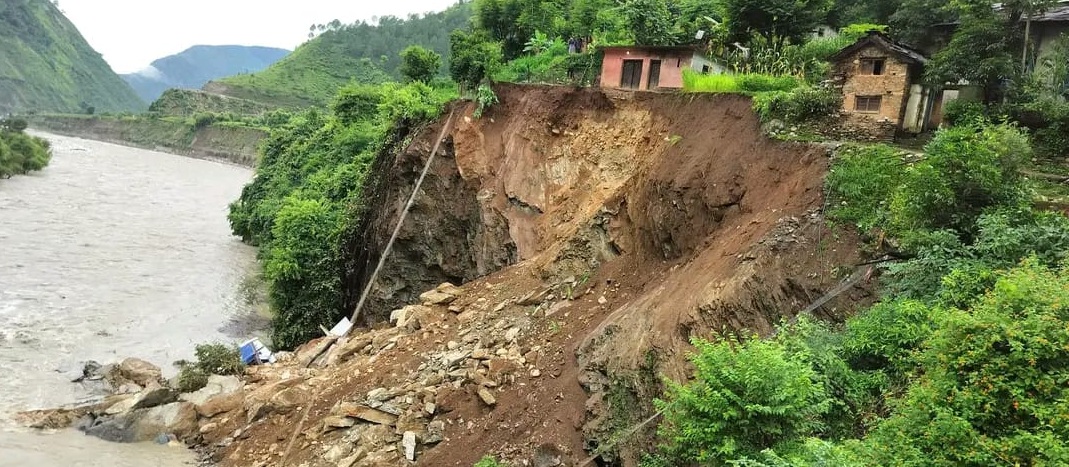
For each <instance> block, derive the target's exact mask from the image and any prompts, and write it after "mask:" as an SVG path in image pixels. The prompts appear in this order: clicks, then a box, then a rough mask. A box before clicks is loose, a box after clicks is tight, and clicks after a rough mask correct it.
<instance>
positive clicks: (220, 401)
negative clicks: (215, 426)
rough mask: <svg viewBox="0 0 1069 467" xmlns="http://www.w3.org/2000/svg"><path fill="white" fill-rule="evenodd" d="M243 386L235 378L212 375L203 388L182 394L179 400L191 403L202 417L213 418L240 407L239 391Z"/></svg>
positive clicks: (240, 396)
mask: <svg viewBox="0 0 1069 467" xmlns="http://www.w3.org/2000/svg"><path fill="white" fill-rule="evenodd" d="M244 386H245V383H243V382H242V381H241V380H240V379H238V377H236V376H219V375H212V376H209V377H208V384H207V385H206V386H204V387H203V388H201V389H199V390H197V391H195V392H191V393H186V394H182V395H181V396H179V400H182V401H186V402H189V403H192V404H193V405H194V407H196V409H197V413H198V414H200V415H201V416H202V417H209V418H211V417H213V416H215V415H217V414H220V413H222V412H228V411H230V410H233V409H235V408H237V407H238V406H240V405H241V402H242V401H243V400H244V397H243V395H242V394H241V389H242V388H243V387H244Z"/></svg>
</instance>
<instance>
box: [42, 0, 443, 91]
mask: <svg viewBox="0 0 1069 467" xmlns="http://www.w3.org/2000/svg"><path fill="white" fill-rule="evenodd" d="M454 3H456V0H373V1H368V0H60V1H59V8H60V9H61V10H63V11H64V12H65V13H66V14H67V17H68V18H70V20H71V21H72V22H74V24H75V26H77V27H78V30H79V31H81V33H82V35H83V36H85V38H86V40H88V41H89V44H90V45H92V46H93V48H95V49H96V50H97V51H98V52H100V53H101V54H103V55H104V59H105V60H107V61H108V63H109V64H111V67H112V68H113V69H115V71H116V72H118V73H130V72H134V71H137V70H140V69H142V68H144V67H146V66H148V64H149V63H151V62H152V61H153V60H155V59H157V58H161V57H165V56H167V55H171V54H175V53H178V52H181V51H183V50H185V49H186V48H188V47H190V46H193V45H202V44H203V45H230V44H236V45H263V46H269V47H281V48H284V49H289V50H293V49H294V48H296V47H297V46H298V45H300V44H301V43H302V42H304V41H305V40H307V39H308V26H310V25H312V24H313V23H328V22H330V21H331V20H333V19H340V20H341V21H342V22H343V23H352V22H354V21H356V20H358V19H363V20H368V19H371V17H373V16H385V15H395V16H404V15H407V14H409V13H424V12H428V11H439V10H443V9H445V8H446V7H448V6H449V5H452V4H454Z"/></svg>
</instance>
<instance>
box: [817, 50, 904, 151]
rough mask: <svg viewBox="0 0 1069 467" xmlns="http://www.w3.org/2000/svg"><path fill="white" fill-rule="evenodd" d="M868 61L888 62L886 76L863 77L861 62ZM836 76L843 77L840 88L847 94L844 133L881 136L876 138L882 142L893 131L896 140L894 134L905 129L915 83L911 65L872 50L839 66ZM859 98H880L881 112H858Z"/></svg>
mask: <svg viewBox="0 0 1069 467" xmlns="http://www.w3.org/2000/svg"><path fill="white" fill-rule="evenodd" d="M864 58H883V59H885V62H884V71H883V74H881V75H863V74H861V60H862V59H864ZM835 74H836V75H837V76H839V77H841V78H840V80H839V82H838V83H837V84H838V85H840V86H841V87H842V92H843V108H842V113H843V119H842V125H844V127H846V128H844V131H847V132H851V133H856V132H861V133H864V132H875V133H879V134H875V133H874V134H873V135H872V136H873V137H877V138H880V139H882V138H883V137H885V136H886V133H887V132H888V128H890V136H891V137H893V136H894V130H895V129H896V128H898V127H900V126H901V123H902V114H903V112H904V111H905V105H906V101H907V100H908V96H907V93H908V91H909V85H910V82H911V80H912V76H911V70H910V67H909V64H907V63H905V62H903V61H901V60H899V59H898V58H897V57H896V56H895V55H893V54H890V53H888V52H887V51H885V50H883V49H881V48H879V47H875V46H870V47H865V48H863V49H860V50H858V51H857V52H856V53H854V54H853V55H851V56H850V57H847V58H844V59H842V60H841V61H839V62H838V63H836V64H835ZM858 96H880V97H881V99H882V100H881V103H880V110H879V112H871V113H870V112H858V111H856V110H854V109H855V104H856V102H857V97H858Z"/></svg>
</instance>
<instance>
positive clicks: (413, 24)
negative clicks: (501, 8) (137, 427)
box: [204, 2, 472, 107]
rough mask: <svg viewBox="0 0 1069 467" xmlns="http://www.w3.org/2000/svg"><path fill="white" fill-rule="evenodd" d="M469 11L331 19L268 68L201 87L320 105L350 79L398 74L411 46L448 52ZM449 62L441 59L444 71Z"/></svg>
mask: <svg viewBox="0 0 1069 467" xmlns="http://www.w3.org/2000/svg"><path fill="white" fill-rule="evenodd" d="M471 13H472V9H471V3H470V2H462V3H458V4H456V5H454V6H452V7H450V8H448V9H446V10H445V11H442V12H438V13H428V14H426V15H423V16H416V15H413V16H409V17H408V18H405V19H402V18H396V17H390V16H387V17H384V18H380V19H379V21H378V23H376V24H370V23H366V22H357V23H355V24H351V25H338V24H335V25H333V26H332V27H329V29H328V30H326V31H325V32H323V33H322V34H321V35H319V36H318V37H316V38H314V39H312V40H310V41H308V42H306V43H305V44H303V45H301V46H300V47H298V48H297V50H295V51H294V52H293V53H291V54H290V55H288V56H286V58H284V59H282V60H280V61H279V62H277V63H275V64H274V65H272V66H270V67H268V68H267V69H266V70H263V71H261V72H259V73H252V74H242V75H237V76H231V77H228V78H223V79H221V80H217V81H213V82H210V83H208V84H207V85H205V87H204V89H205V90H206V91H210V92H215V93H220V94H226V95H229V96H233V97H240V98H242V99H249V100H255V101H260V102H265V103H270V104H274V105H282V106H291V107H300V106H307V105H321V104H324V103H326V102H328V101H329V100H330V98H332V97H333V96H334V94H335V92H336V91H337V90H338V88H340V87H341V86H343V85H345V84H347V83H349V82H350V81H357V82H361V83H370V84H374V83H381V82H384V81H388V80H391V79H396V78H398V77H399V76H400V75H399V73H398V71H397V68H398V66H399V65H400V59H399V58H398V55H399V54H400V53H401V51H402V50H403V49H404V48H405V47H407V46H409V45H413V44H418V45H422V46H424V47H427V48H429V49H431V50H434V51H436V52H438V53H439V54H441V55H442V57H443V58H444V57H448V56H449V33H450V32H452V31H453V30H454V29H457V28H462V27H465V26H467V25H468V24H469V21H470V20H471ZM447 67H448V63H444V64H443V68H442V71H443V72H444V71H445V70H447V69H448V68H447Z"/></svg>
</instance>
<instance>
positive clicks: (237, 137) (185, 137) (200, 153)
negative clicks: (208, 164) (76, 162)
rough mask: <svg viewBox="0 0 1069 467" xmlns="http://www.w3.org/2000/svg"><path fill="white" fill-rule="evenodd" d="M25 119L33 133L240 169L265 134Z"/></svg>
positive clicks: (134, 119)
mask: <svg viewBox="0 0 1069 467" xmlns="http://www.w3.org/2000/svg"><path fill="white" fill-rule="evenodd" d="M27 120H28V121H29V123H30V127H31V128H33V129H36V130H41V131H47V132H51V133H56V134H60V135H64V136H74V137H78V138H85V139H91V140H96V141H103V142H107V143H113V144H120V145H123V146H131V147H135V148H141V149H148V150H153V151H161V152H167V153H171V154H176V155H180V156H188V157H195V158H198V159H208V160H214V161H219V162H226V163H230V164H236V165H240V166H243V167H255V166H256V161H257V159H258V150H259V145H260V141H261V140H263V139H264V138H266V137H267V135H268V132H267V131H265V130H262V129H259V128H250V127H244V126H237V125H227V124H225V123H213V124H208V125H201V126H198V125H196V123H195V122H192V121H190V120H189V119H181V118H167V119H164V118H154V117H144V116H131V117H119V116H94V115H74V114H39V115H33V116H30V117H28V118H27Z"/></svg>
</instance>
